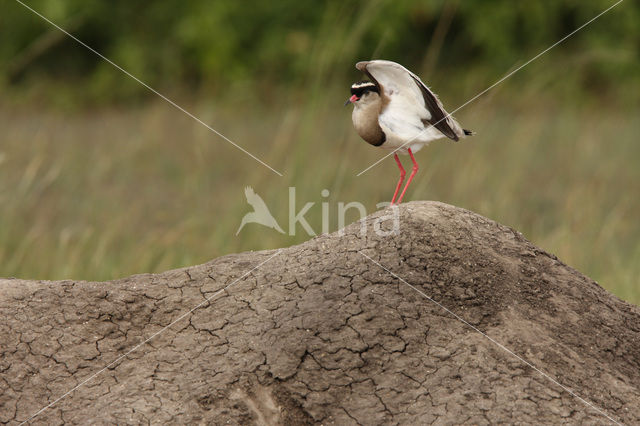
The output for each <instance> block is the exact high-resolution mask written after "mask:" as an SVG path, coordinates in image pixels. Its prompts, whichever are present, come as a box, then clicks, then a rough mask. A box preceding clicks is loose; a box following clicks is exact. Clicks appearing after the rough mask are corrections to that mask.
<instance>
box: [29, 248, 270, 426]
mask: <svg viewBox="0 0 640 426" xmlns="http://www.w3.org/2000/svg"><path fill="white" fill-rule="evenodd" d="M281 252H282V249H279V250H278V251H277V252H276V253H275V254H274V255H273V256H269V258H268V259H267V260H265V261H263V262H260V263H259V264H258V265H257V266H254V267H253V268H252V269H250V270H249V271H247V272H245V273H244V274H243V275H242V276H240V278H237V279H236V280H234V281H233V282H231V284H227V285H226V286H225V287H223V288H222V289H221V290H219V291H217V292H215V293H214V294H213V295H211V296H209V297H207V298H205V299H204V301H202V302H200V303H199V304H198V305H197V306H196V307H195V308H193V309H191V310H190V311H188V312H185V313H184V314H182V315H180V316H179V317H178V318H176V319H175V320H174V321H173V322H171V324H169V325H167V326H166V327H163V328H161V329H160V330H159V331H156V332H155V333H153V334H152V335H151V336H149V337H148V338H147V339H146V340H144V341H143V342H141V343H138V344H137V345H135V346H134V347H133V348H131V349H129V350H128V351H127V352H126V353H124V354H123V355H120V356H119V357H118V358H116V359H115V360H113V361H111V362H110V363H109V364H107V365H105V366H104V367H103V368H102V369H101V370H99V371H98V372H97V373H94V374H92V375H91V376H89V378H88V379H85V380H83V381H82V382H81V383H80V384H78V385H77V386H75V387H74V388H73V389H71V390H69V391H68V392H66V393H65V394H64V395H62V396H60V397H59V398H58V399H56V400H55V401H53V402H52V403H51V404H49V405H47V406H46V407H43V408H42V409H40V410H39V411H38V412H36V413H35V414H33V415H32V416H31V417H29V418H28V419H27V420H25V421H23V422H22V423H20V424H21V425H23V424H25V423H27V422H30V421H31V420H33V418H34V417H36V416H38V415H40V414H41V413H42V412H43V411H45V410H47V409H48V408H51V407H53V406H54V405H56V404H57V403H58V402H59V401H60V400H62V399H64V398H66V397H67V396H68V395H69V394H71V393H72V392H74V391H75V390H77V389H78V388H80V387H82V386H83V385H85V384H86V383H88V382H90V381H91V380H93V379H94V378H95V377H96V376H98V375H99V374H100V373H102V372H103V371H104V370H106V369H107V368H109V367H111V366H112V365H114V364H116V363H117V362H118V361H120V360H121V359H123V358H125V357H126V356H127V355H129V354H130V353H131V352H133V351H135V350H136V349H138V348H139V347H140V346H142V345H144V344H146V343H147V342H149V341H150V340H151V339H153V338H154V337H156V336H157V335H158V334H160V333H162V332H164V331H165V330H167V329H168V328H170V327H171V326H173V325H174V324H175V323H177V322H178V321H180V320H181V319H183V318H184V317H186V316H187V315H189V314H190V313H192V312H193V311H195V310H196V309H198V308H200V307H201V306H202V305H204V304H205V303H208V302H210V301H211V299H213V298H214V297H216V296H218V295H219V294H221V293H222V292H224V291H226V290H227V289H229V287H231V286H232V285H234V284H235V283H237V282H239V281H241V280H242V279H243V278H244V277H246V276H247V275H249V274H250V273H252V272H253V271H255V270H256V269H258V268H260V267H261V266H262V265H264V264H265V263H267V262H268V261H270V260H271V259H273V258H274V257H276V256H277V255H279V254H280V253H281Z"/></svg>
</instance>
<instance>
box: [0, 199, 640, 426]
mask: <svg viewBox="0 0 640 426" xmlns="http://www.w3.org/2000/svg"><path fill="white" fill-rule="evenodd" d="M383 214H384V212H378V213H376V214H374V215H372V216H370V217H368V218H366V219H365V220H364V222H365V223H366V226H368V227H369V229H368V232H367V235H366V236H365V237H363V236H361V235H360V223H355V224H352V225H350V226H349V227H347V228H346V232H345V234H344V235H339V234H337V233H334V234H330V235H323V236H320V237H317V238H314V239H313V240H310V241H308V242H306V243H304V244H301V245H299V246H295V247H290V248H286V249H283V250H282V252H281V253H280V254H278V255H277V256H275V257H274V258H273V259H271V260H269V261H268V262H267V263H265V264H264V265H263V266H262V267H260V268H259V269H257V270H255V271H254V272H252V273H251V274H249V275H247V276H246V277H245V278H243V279H240V280H239V281H237V282H236V283H235V284H233V285H232V286H231V287H229V288H228V289H227V290H226V291H224V292H222V293H221V294H219V295H218V296H216V297H214V298H212V300H211V302H210V303H209V302H206V303H205V304H204V305H203V306H202V307H201V308H199V309H197V310H195V311H194V312H193V313H191V314H188V315H186V316H185V317H184V318H183V319H182V320H180V321H178V322H177V323H176V324H174V325H173V326H171V327H170V328H168V329H167V330H165V331H164V332H162V333H160V334H158V335H157V336H155V337H154V338H153V339H152V340H150V341H149V342H148V343H147V344H143V345H141V346H140V347H139V348H138V349H136V350H135V351H133V352H131V353H130V354H129V355H128V356H126V357H125V358H123V359H121V360H120V361H118V362H116V363H114V364H112V365H110V366H109V368H107V369H106V370H104V371H102V372H101V373H100V374H99V375H97V376H95V377H94V378H93V379H91V380H90V381H88V382H87V383H85V384H84V385H83V386H81V387H79V388H78V389H77V390H75V391H73V392H71V393H70V394H69V395H68V396H67V397H65V398H63V399H61V400H60V401H59V402H57V403H56V404H55V405H54V406H52V407H51V408H49V409H47V410H45V411H43V412H41V413H40V414H39V415H38V416H37V417H35V418H34V419H32V420H31V422H32V423H34V424H60V423H72V424H75V423H79V424H89V423H98V424H104V423H120V424H144V423H155V424H169V423H200V424H429V423H436V424H453V423H455V424H459V423H468V424H487V423H554V424H556V423H586V424H603V423H604V424H606V423H609V422H610V419H608V418H607V417H605V416H604V415H603V414H602V413H601V412H599V411H598V410H602V411H603V412H605V413H606V415H608V416H610V417H611V418H613V419H615V420H616V421H620V422H623V423H627V424H638V423H639V422H640V309H638V307H635V306H632V305H630V304H628V303H625V302H623V301H621V300H619V299H617V298H616V297H614V296H612V295H611V294H609V293H608V292H606V291H605V290H603V289H602V288H601V287H600V286H598V284H596V283H595V282H594V281H592V280H591V279H589V278H587V277H585V276H583V275H581V274H580V273H579V272H577V271H575V270H573V269H571V268H570V267H568V266H566V265H565V264H563V263H562V262H560V261H559V260H557V259H556V258H555V257H554V256H552V255H549V254H547V253H545V252H544V251H542V250H540V249H538V248H536V247H535V246H533V245H532V244H531V243H529V242H528V241H526V240H525V239H524V238H523V237H522V235H520V234H519V233H517V232H515V231H513V230H512V229H510V228H508V227H505V226H502V225H499V224H497V223H495V222H493V221H491V220H489V219H486V218H483V217H481V216H479V215H476V214H474V213H471V212H469V211H466V210H462V209H459V208H456V207H452V206H448V205H445V204H442V203H435V202H413V203H408V204H404V205H402V206H401V207H400V224H401V228H400V234H399V235H396V236H388V237H379V236H377V235H376V234H375V233H374V232H373V231H372V229H371V227H372V226H373V225H374V222H375V221H376V220H377V219H376V218H379V217H380V216H381V215H383ZM385 226H389V224H388V223H385ZM586 249H588V248H586ZM360 252H362V253H364V254H366V255H367V256H370V257H371V258H372V259H374V260H375V261H377V262H380V263H381V264H382V265H384V266H385V267H386V268H388V269H389V270H391V271H393V273H395V274H397V275H398V276H400V277H402V278H403V279H404V280H406V281H407V282H408V283H409V284H411V285H413V286H415V287H416V289H419V290H420V291H423V292H424V293H425V294H427V295H429V296H430V297H432V298H433V299H434V300H435V301H437V302H439V303H441V304H442V305H443V306H445V307H446V308H447V309H450V310H451V311H452V312H455V313H456V314H457V315H459V316H461V317H462V318H464V319H465V320H466V321H468V322H469V323H470V324H471V325H473V326H474V327H477V328H478V329H479V330H482V331H483V332H485V333H487V334H488V335H489V336H490V337H491V338H492V339H495V340H496V341H497V342H500V343H501V344H503V345H505V346H506V347H508V348H509V349H510V350H513V351H514V352H515V353H517V354H518V355H519V356H521V357H523V358H524V359H526V360H527V361H528V362H530V363H531V364H532V365H534V366H536V367H537V368H539V369H540V370H543V371H544V372H546V373H548V374H549V375H550V376H551V377H554V378H556V379H557V380H558V382H560V383H562V384H563V385H564V386H566V387H568V388H570V389H571V390H573V391H574V392H575V393H576V394H577V395H579V396H580V397H582V398H584V399H585V400H586V401H588V403H590V404H593V406H595V407H597V409H595V408H592V407H589V406H587V405H585V403H584V402H582V401H581V400H580V399H579V398H577V397H576V396H574V395H571V394H570V393H568V392H567V391H566V390H564V389H563V388H562V387H560V386H558V385H557V384H554V383H553V382H551V381H550V380H549V379H548V378H546V377H543V376H542V375H541V374H540V373H539V372H538V371H536V370H534V369H533V368H531V367H530V366H527V365H526V364H525V363H523V362H522V361H521V360H519V359H517V358H516V357H514V356H513V355H512V354H509V353H508V352H506V351H505V350H503V349H501V348H500V347H499V346H497V345H496V344H495V343H493V342H491V341H489V340H488V339H487V338H485V337H484V336H482V335H481V334H480V333H478V332H477V331H474V330H473V329H472V328H471V327H470V326H469V325H465V324H464V323H462V322H461V321H459V320H458V319H456V318H455V317H453V316H452V315H451V314H450V313H448V312H447V311H445V310H444V309H443V308H441V307H439V306H437V305H436V304H434V303H433V302H431V301H430V300H428V299H427V298H425V297H424V296H422V295H420V294H419V293H418V292H416V291H415V290H413V289H412V288H410V287H409V286H408V285H406V284H404V283H402V282H400V281H399V280H398V279H397V278H395V277H394V276H393V275H391V274H390V273H389V272H387V271H385V270H383V269H382V268H380V267H379V266H377V265H376V264H374V263H373V262H371V261H370V260H368V259H367V258H365V257H364V256H363V255H362V254H361V253H360ZM275 253H276V251H263V252H254V253H241V254H234V255H230V256H224V257H222V258H219V259H215V260H213V261H211V262H209V263H206V264H204V265H200V266H194V267H190V268H184V269H179V270H173V271H168V272H165V273H162V274H155V275H151V274H146V275H136V276H132V277H129V278H125V279H121V280H116V281H110V282H80V281H78V282H73V281H57V282H49V281H25V280H18V279H9V280H0V293H1V294H0V301H1V302H0V312H1V315H2V322H1V324H0V342H1V344H0V421H1V422H3V423H8V424H16V423H18V422H21V421H24V420H27V419H29V418H30V416H32V415H33V414H35V413H36V412H38V410H40V409H41V408H42V407H44V406H46V405H47V404H50V403H51V402H53V401H55V400H56V399H57V398H59V397H60V396H62V395H64V394H65V393H66V392H68V391H69V390H71V389H72V388H74V387H75V386H76V385H78V384H80V383H82V382H83V381H85V380H86V379H87V378H89V377H91V376H92V375H93V374H94V373H96V372H98V371H100V369H102V368H103V367H104V366H106V365H107V364H109V363H111V362H112V361H113V360H115V359H117V358H118V356H120V355H122V354H124V353H126V352H127V351H129V350H130V349H131V348H133V347H135V346H136V345H138V344H139V343H140V342H143V341H144V340H145V339H147V338H148V337H149V336H152V335H153V334H154V333H156V332H157V331H159V330H161V329H162V328H163V327H165V326H167V325H168V324H170V323H171V322H173V321H174V320H175V319H177V318H179V317H180V315H182V314H184V313H186V312H188V311H189V310H190V309H192V308H193V307H194V306H196V305H198V304H201V303H202V302H203V301H205V298H209V297H211V296H212V295H214V294H215V293H216V292H217V291H219V290H220V289H222V288H224V287H225V286H227V285H229V284H230V283H233V282H234V280H237V279H238V278H240V277H242V276H243V274H246V272H247V271H249V270H250V269H251V268H254V267H255V266H257V265H258V264H260V263H261V262H264V261H265V260H267V259H268V258H269V257H270V256H272V255H273V254H275Z"/></svg>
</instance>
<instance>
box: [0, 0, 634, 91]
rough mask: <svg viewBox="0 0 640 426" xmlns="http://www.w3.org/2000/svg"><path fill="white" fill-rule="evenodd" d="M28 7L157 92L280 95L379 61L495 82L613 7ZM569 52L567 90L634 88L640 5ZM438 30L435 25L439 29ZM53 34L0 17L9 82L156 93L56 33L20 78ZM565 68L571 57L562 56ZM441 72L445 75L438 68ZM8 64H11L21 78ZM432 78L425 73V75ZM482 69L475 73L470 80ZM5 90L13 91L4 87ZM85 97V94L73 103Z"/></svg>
mask: <svg viewBox="0 0 640 426" xmlns="http://www.w3.org/2000/svg"><path fill="white" fill-rule="evenodd" d="M27 4H28V5H30V6H31V7H33V8H34V9H35V10H37V11H39V12H40V13H42V14H43V15H44V16H46V17H48V18H49V19H51V20H52V21H53V22H55V23H57V24H59V25H60V26H62V27H63V28H69V29H70V30H71V31H72V32H73V33H74V34H75V35H77V36H78V38H79V39H80V40H82V41H84V42H86V43H87V44H88V45H90V46H92V47H93V48H95V49H96V50H98V51H99V52H101V53H103V54H104V55H106V56H107V57H108V58H110V59H112V60H114V61H115V62H116V63H118V64H123V65H125V66H126V69H127V70H128V71H130V72H131V73H132V74H134V75H136V76H142V77H144V81H145V82H147V83H149V84H150V85H152V86H153V87H160V88H167V87H169V88H170V87H175V86H177V85H183V86H186V87H188V88H191V89H206V90H207V91H208V93H210V94H211V95H212V96H215V95H219V94H221V93H228V92H229V89H230V87H231V88H249V89H252V90H258V91H259V93H260V94H261V95H262V96H263V98H264V97H265V96H266V97H268V96H269V95H273V93H274V92H273V90H274V89H273V85H279V86H284V87H285V88H286V89H287V90H290V89H291V88H292V87H295V88H305V87H308V85H309V84H310V83H313V82H316V81H318V80H320V81H321V82H322V83H324V84H326V83H327V82H329V81H335V79H336V78H345V76H349V75H350V74H352V73H350V71H351V69H352V64H353V62H354V59H357V58H371V57H384V58H387V59H391V60H395V61H398V62H400V63H403V64H405V65H406V66H408V67H411V68H414V69H415V68H418V69H421V68H422V70H423V71H426V72H427V73H428V74H433V73H435V72H437V73H442V74H443V75H451V73H452V74H453V75H456V76H457V77H460V78H464V79H468V78H474V79H480V78H483V77H486V76H494V75H500V74H502V73H504V72H505V70H508V69H510V68H511V67H513V66H514V64H517V63H518V61H522V62H523V61H524V60H526V59H528V58H530V57H531V56H533V55H534V54H536V53H538V52H539V51H540V50H541V48H544V47H547V46H549V45H551V44H552V43H554V42H556V41H557V40H559V39H560V38H561V37H563V36H565V35H567V34H568V33H569V32H571V31H573V30H574V29H576V28H577V27H579V26H580V25H582V24H583V23H585V22H586V21H588V20H589V19H591V18H593V17H594V16H595V15H596V14H598V13H599V12H601V11H602V10H604V9H605V8H607V7H608V6H611V5H612V4H613V2H612V1H610V0H589V1H580V0H568V1H556V0H539V1H516V2H513V1H506V0H482V1H480V0H470V1H455V0H452V1H444V0H439V1H438V0H434V1H411V0H393V1H391V0H377V1H376V0H374V1H336V0H334V1H317V2H311V1H298V0H278V1H252V2H242V1H234V0H216V1H210V0H191V1H187V2H185V1H181V0H164V1H161V2H147V1H140V0H137V1H125V0H116V1H108V2H107V1H89V2H87V1H84V0H67V1H58V0H38V1H35V0H33V1H27ZM607 22H610V23H611V25H593V26H592V27H590V28H589V30H588V31H585V32H584V33H582V34H581V36H580V37H575V38H572V39H569V40H568V41H567V42H566V46H565V48H566V49H569V50H570V51H571V52H573V53H575V54H576V55H577V56H578V60H579V62H578V63H575V62H574V63H572V64H571V65H574V66H578V67H579V68H580V69H579V72H578V73H573V75H572V76H571V79H572V80H575V81H573V82H572V84H575V85H578V86H579V87H580V88H582V89H587V90H589V91H591V92H599V91H601V90H615V91H616V92H617V93H616V95H620V94H627V95H632V94H631V93H629V91H628V90H619V87H620V85H619V84H616V82H618V81H628V80H629V79H633V80H634V82H635V81H637V79H638V78H640V77H639V76H638V61H637V59H638V53H639V49H640V46H639V41H638V22H640V4H639V3H637V2H631V1H626V2H624V3H623V4H622V5H620V6H618V7H617V9H616V10H614V11H612V12H611V16H609V17H607ZM439 26H440V27H439ZM50 33H53V34H57V30H56V29H54V28H52V27H51V26H50V25H49V24H47V23H46V22H44V21H43V20H41V19H40V18H38V17H36V16H35V15H33V14H32V13H30V12H28V11H27V10H26V9H25V8H23V7H22V6H20V5H19V4H18V3H14V2H13V1H11V0H7V1H5V6H3V13H2V14H1V15H0V37H1V39H2V40H3V42H2V44H0V66H2V67H3V68H8V69H9V71H10V72H9V73H3V75H4V77H6V78H9V79H10V82H13V83H20V84H19V86H21V87H24V86H25V85H29V84H31V83H32V82H33V79H55V81H60V80H62V81H63V82H67V83H70V84H72V85H73V87H74V88H77V87H78V83H81V84H84V85H86V87H84V88H83V89H84V90H83V91H82V94H83V95H84V96H89V97H94V99H96V100H98V101H101V102H104V101H109V100H112V99H113V98H117V99H126V98H129V97H131V96H135V95H141V94H147V93H145V89H144V88H143V87H141V86H140V85H139V84H137V83H136V82H134V81H132V80H128V79H123V78H122V76H121V75H119V74H117V73H113V72H112V69H111V65H109V64H107V63H106V62H104V61H102V60H101V59H100V58H98V57H97V56H96V55H91V54H86V53H87V52H84V53H85V54H79V46H78V45H77V43H76V42H74V41H73V40H71V39H70V38H67V37H61V38H60V39H57V41H56V42H55V43H53V44H52V45H51V46H50V48H48V49H46V51H44V52H43V53H42V54H41V55H38V56H36V57H34V58H32V60H31V61H29V62H28V63H27V64H23V66H21V67H19V69H16V68H15V66H16V62H20V59H21V55H24V54H25V52H27V53H28V52H29V47H32V45H33V44H34V42H35V43H37V41H38V40H39V39H41V38H45V37H46V36H47V34H50ZM558 56H559V57H558V58H557V59H558V61H562V59H563V58H562V55H558ZM436 63H437V68H436V66H435V65H436ZM12 67H14V68H13V69H12ZM424 68H428V69H426V70H425V69H424ZM470 69H473V70H474V72H473V74H474V75H473V76H468V75H467V74H468V70H470ZM5 83H7V82H6V81H5ZM77 92H79V91H76V93H77Z"/></svg>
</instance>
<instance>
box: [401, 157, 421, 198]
mask: <svg viewBox="0 0 640 426" xmlns="http://www.w3.org/2000/svg"><path fill="white" fill-rule="evenodd" d="M408 151H409V155H410V156H411V161H413V169H412V170H411V174H410V175H409V179H408V180H407V184H406V185H405V187H404V189H403V190H402V194H400V198H398V204H400V203H401V202H402V197H404V193H405V192H407V188H408V187H409V185H410V184H411V181H412V180H413V177H414V176H415V175H416V173H418V169H419V167H418V163H416V159H415V158H413V152H411V148H409V149H408Z"/></svg>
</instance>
